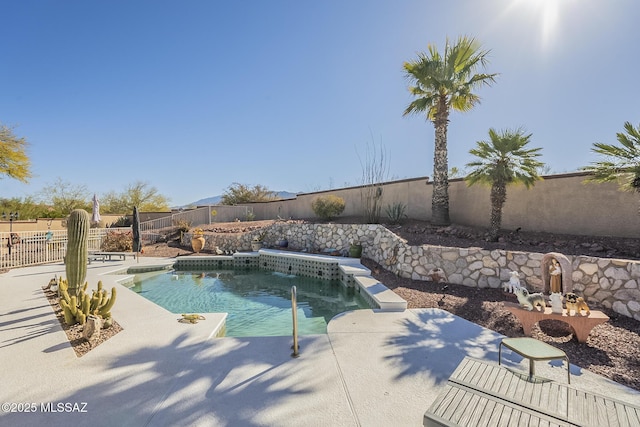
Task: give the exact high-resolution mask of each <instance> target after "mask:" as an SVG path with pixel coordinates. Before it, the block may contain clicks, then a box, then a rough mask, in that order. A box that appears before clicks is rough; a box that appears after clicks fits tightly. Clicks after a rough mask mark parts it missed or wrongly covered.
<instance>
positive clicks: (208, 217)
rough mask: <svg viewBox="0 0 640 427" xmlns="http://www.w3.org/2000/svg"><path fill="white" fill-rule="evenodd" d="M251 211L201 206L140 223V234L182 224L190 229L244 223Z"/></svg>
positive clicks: (224, 206)
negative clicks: (239, 221)
mask: <svg viewBox="0 0 640 427" xmlns="http://www.w3.org/2000/svg"><path fill="white" fill-rule="evenodd" d="M250 212H251V210H250V209H249V208H248V207H246V206H226V205H218V206H203V207H199V208H196V209H190V210H188V211H183V212H177V213H174V214H171V215H167V216H165V217H162V218H157V219H152V220H150V221H144V222H141V223H140V230H141V231H142V232H145V231H152V230H162V229H165V228H169V227H175V226H177V225H178V224H179V223H181V222H183V223H185V224H187V225H188V226H190V227H194V226H197V225H204V224H211V223H214V222H231V221H235V220H236V219H239V220H242V221H245V220H246V219H247V217H248V216H249V213H250Z"/></svg>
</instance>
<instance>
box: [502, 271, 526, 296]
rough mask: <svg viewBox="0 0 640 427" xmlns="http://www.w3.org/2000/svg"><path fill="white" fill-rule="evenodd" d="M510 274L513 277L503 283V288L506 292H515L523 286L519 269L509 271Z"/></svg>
mask: <svg viewBox="0 0 640 427" xmlns="http://www.w3.org/2000/svg"><path fill="white" fill-rule="evenodd" d="M509 275H510V276H511V277H509V281H508V282H504V283H503V284H502V289H503V290H504V291H505V292H510V293H512V294H514V293H515V292H516V290H517V289H520V288H521V287H522V286H520V273H518V272H517V271H512V272H511V273H509Z"/></svg>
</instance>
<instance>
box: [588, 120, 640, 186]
mask: <svg viewBox="0 0 640 427" xmlns="http://www.w3.org/2000/svg"><path fill="white" fill-rule="evenodd" d="M624 130H625V131H626V133H627V134H626V135H625V134H624V133H622V132H618V133H617V134H616V135H617V138H618V142H619V143H620V145H621V146H617V145H611V144H603V143H600V142H596V143H594V144H593V148H592V149H591V151H593V152H594V153H597V154H601V155H602V156H605V158H606V160H602V161H599V162H595V163H592V165H591V166H587V167H584V168H582V169H583V170H586V171H588V172H592V173H593V175H592V176H591V177H589V178H588V180H589V181H595V182H611V181H619V182H620V188H621V189H623V190H627V191H637V192H640V124H639V125H638V127H637V128H634V127H633V125H631V123H630V122H625V123H624Z"/></svg>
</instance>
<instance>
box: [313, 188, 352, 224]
mask: <svg viewBox="0 0 640 427" xmlns="http://www.w3.org/2000/svg"><path fill="white" fill-rule="evenodd" d="M344 206H345V204H344V199H343V198H342V197H338V196H334V195H333V194H329V195H328V196H319V197H316V198H315V199H313V201H312V202H311V209H313V212H314V213H315V214H316V215H317V216H318V217H320V218H322V219H326V220H329V219H333V218H335V217H337V216H338V215H340V214H341V213H342V212H343V211H344Z"/></svg>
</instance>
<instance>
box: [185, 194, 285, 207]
mask: <svg viewBox="0 0 640 427" xmlns="http://www.w3.org/2000/svg"><path fill="white" fill-rule="evenodd" d="M274 193H276V195H277V196H278V197H279V198H281V199H295V198H296V194H297V193H290V192H288V191H274ZM221 200H222V196H221V195H220V196H212V197H207V198H206V199H200V200H197V201H195V202H192V203H189V204H187V205H185V206H183V207H187V206H206V205H219V204H220V201H221Z"/></svg>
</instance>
